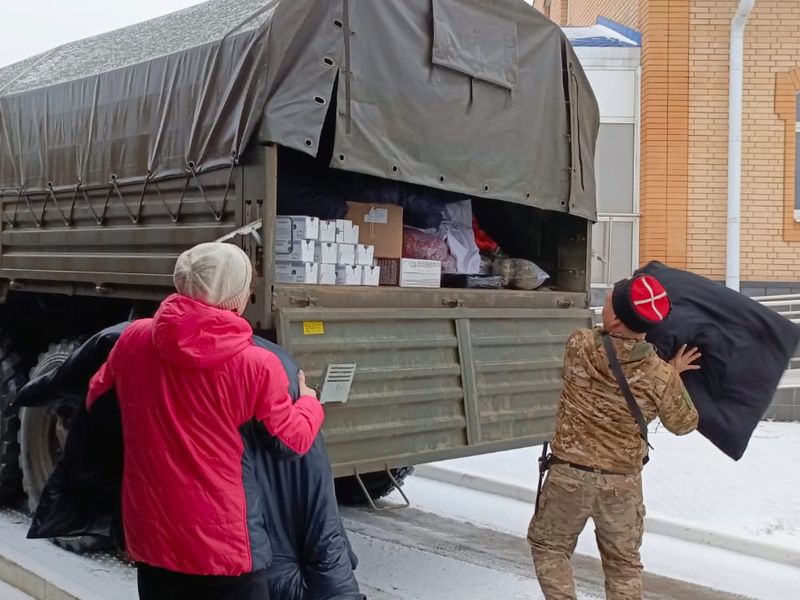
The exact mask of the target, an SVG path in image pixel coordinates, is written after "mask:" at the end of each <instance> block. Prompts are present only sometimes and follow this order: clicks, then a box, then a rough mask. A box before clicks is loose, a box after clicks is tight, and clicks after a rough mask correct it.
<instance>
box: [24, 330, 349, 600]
mask: <svg viewBox="0 0 800 600" xmlns="http://www.w3.org/2000/svg"><path fill="white" fill-rule="evenodd" d="M127 325H128V323H122V324H120V325H116V326H114V327H111V328H108V329H105V330H103V331H101V332H100V333H98V334H96V335H95V336H93V337H92V338H90V339H89V340H88V341H87V342H86V343H84V344H83V345H82V346H81V347H80V348H78V349H77V350H76V351H75V352H74V353H73V354H72V355H71V356H70V357H69V358H68V359H67V360H66V361H65V362H64V364H63V365H61V367H59V368H57V369H55V370H54V371H51V372H50V373H48V374H46V375H44V376H42V377H39V378H37V379H35V380H33V381H31V382H30V383H29V384H28V385H27V386H25V387H24V388H23V389H22V390H21V391H20V394H19V395H18V397H17V399H16V405H17V406H46V405H47V404H49V403H50V402H55V401H58V400H61V399H63V398H64V395H68V396H69V397H70V398H72V399H75V400H76V401H77V402H79V405H80V408H79V409H78V411H77V413H76V417H75V419H74V421H73V424H72V427H71V428H70V433H69V435H68V436H67V442H66V446H65V449H64V455H63V457H62V459H61V460H60V461H59V462H58V464H57V466H56V468H55V470H54V472H53V474H52V475H51V476H50V478H49V479H48V481H47V485H46V486H45V489H44V490H43V492H42V496H41V500H40V502H39V506H38V507H37V510H36V512H35V514H34V517H33V522H32V525H31V527H30V530H29V532H28V537H29V538H55V537H73V536H82V535H101V536H112V537H113V538H114V539H115V540H116V541H117V543H118V544H119V545H120V546H123V545H124V542H123V539H122V528H121V526H120V515H119V499H120V483H121V474H122V429H121V423H120V415H119V409H118V405H117V401H116V397H115V396H114V394H113V392H111V393H109V394H106V395H105V396H103V397H101V398H99V399H98V400H97V401H96V403H95V405H94V407H93V408H92V411H91V413H89V412H87V411H86V409H85V402H84V400H85V396H86V387H87V384H88V380H89V378H90V377H91V376H92V375H93V374H94V373H95V372H96V371H97V369H98V368H99V367H100V366H101V365H102V363H103V362H104V361H105V359H106V357H107V356H108V353H109V352H110V351H111V348H112V347H113V345H114V343H115V342H116V340H117V339H118V338H119V336H120V334H121V333H122V331H123V330H124V328H125V327H126V326H127ZM253 339H254V342H255V343H256V344H258V345H259V346H262V347H263V348H266V349H267V350H270V351H271V352H273V353H274V354H276V355H277V356H278V357H279V358H280V360H281V363H282V364H283V366H284V368H285V369H286V372H287V374H288V376H289V388H290V389H289V391H290V393H291V394H292V395H293V396H294V397H295V398H296V397H297V396H298V394H299V382H298V377H297V374H298V368H297V365H296V364H295V363H294V361H293V359H292V358H291V356H290V355H289V354H288V353H287V352H286V351H285V350H284V349H283V348H281V347H280V346H277V345H275V344H272V343H271V342H268V341H267V340H264V339H262V338H259V337H254V338H253ZM242 434H243V441H244V444H245V446H246V447H250V448H255V449H257V451H256V452H254V453H253V456H254V459H255V463H256V473H257V480H258V482H259V485H260V486H261V489H262V491H263V498H264V499H265V502H264V503H263V506H264V518H265V519H267V520H268V522H269V523H271V524H272V525H271V531H270V545H271V547H272V551H273V561H272V564H271V565H270V567H268V571H269V577H270V595H271V597H273V598H282V599H284V600H360V599H361V598H362V595H361V594H360V592H359V588H358V583H357V581H356V578H355V575H354V573H353V571H354V569H355V568H356V565H357V558H356V556H355V554H354V553H353V551H352V548H351V547H350V543H349V540H348V538H347V534H346V532H345V530H344V526H343V524H342V520H341V517H340V516H339V510H338V506H337V504H336V496H335V492H334V485H333V474H332V472H331V468H330V462H329V459H328V454H327V451H326V450H325V443H324V441H323V438H322V435H320V436H318V437H317V440H316V441H315V443H314V445H313V447H312V448H311V450H310V451H309V452H308V453H307V454H306V455H305V456H302V457H297V456H294V455H292V456H291V457H286V456H285V455H284V454H282V453H281V452H279V451H275V450H277V448H278V445H276V444H271V443H270V440H265V439H264V434H263V432H262V431H261V429H260V428H258V427H256V426H255V425H253V426H250V427H248V426H245V427H243V431H242ZM270 448H272V449H273V450H274V451H270Z"/></svg>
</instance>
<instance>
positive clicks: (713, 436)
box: [636, 261, 800, 460]
mask: <svg viewBox="0 0 800 600" xmlns="http://www.w3.org/2000/svg"><path fill="white" fill-rule="evenodd" d="M636 273H637V274H641V273H647V274H649V275H652V276H654V277H655V278H656V279H658V280H659V281H660V282H661V283H662V284H663V285H664V287H665V288H666V290H667V293H668V294H669V297H670V300H671V301H672V313H671V314H670V316H669V318H668V319H667V320H666V321H665V322H664V323H663V324H662V325H660V326H659V327H657V328H656V329H654V330H652V331H651V332H649V333H648V334H647V339H648V341H649V342H651V343H652V344H654V345H655V346H656V348H657V350H658V353H659V355H660V356H661V357H662V358H664V359H669V358H671V357H672V356H674V354H675V352H677V350H678V349H679V347H680V346H681V344H684V343H686V344H688V345H689V346H697V347H698V348H699V349H700V351H701V352H702V354H703V356H702V358H701V360H700V365H701V369H700V370H699V371H690V372H688V373H685V374H684V375H683V381H684V384H685V385H686V389H687V390H688V391H689V394H690V395H691V397H692V400H693V402H694V404H695V406H696V407H697V411H698V412H699V413H700V425H699V427H698V429H699V431H700V433H702V434H703V435H704V436H705V437H706V438H708V439H709V440H710V441H711V442H712V443H713V444H714V445H715V446H717V448H719V449H720V450H722V451H723V452H724V453H725V454H727V455H728V456H730V457H731V458H733V459H734V460H739V459H740V458H741V457H742V455H743V454H744V452H745V450H746V449H747V444H748V443H749V442H750V437H751V436H752V434H753V430H755V428H756V425H758V422H759V421H760V420H761V419H762V418H763V416H764V414H765V413H766V411H767V409H768V408H769V405H770V403H771V402H772V398H773V396H774V394H775V390H776V389H777V387H778V383H779V382H780V380H781V377H782V376H783V373H784V371H785V370H786V367H787V365H788V363H789V360H790V359H791V357H792V356H793V355H794V352H795V349H796V348H797V345H798V342H800V327H798V326H797V325H795V324H793V323H792V322H790V321H789V320H788V319H785V318H784V317H782V316H781V315H779V314H777V313H776V312H774V311H772V310H770V309H768V308H766V307H764V306H762V305H761V304H759V303H758V302H755V301H754V300H751V299H750V298H748V297H747V296H744V295H742V294H739V293H738V292H734V291H732V290H730V289H728V288H726V287H724V286H723V285H721V284H719V283H716V282H714V281H711V280H710V279H706V278H705V277H700V276H699V275H695V274H693V273H689V272H687V271H681V270H679V269H673V268H670V267H667V266H666V265H663V264H661V263H660V262H657V261H653V262H650V263H648V264H647V265H645V266H644V267H642V268H641V269H639V270H638V271H637V272H636Z"/></svg>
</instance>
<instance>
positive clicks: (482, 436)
mask: <svg viewBox="0 0 800 600" xmlns="http://www.w3.org/2000/svg"><path fill="white" fill-rule="evenodd" d="M276 317H277V319H276V321H277V323H276V326H277V333H278V343H279V344H281V345H282V346H284V347H285V348H287V349H288V350H289V351H290V352H291V353H292V355H293V356H294V357H295V359H296V360H297V362H298V364H300V366H301V368H303V369H304V370H305V372H306V374H307V377H308V381H309V383H310V385H312V386H315V387H317V389H318V391H320V392H321V393H322V398H321V399H322V400H323V401H325V400H327V399H329V398H330V399H332V400H334V401H332V402H328V403H326V406H325V412H326V424H325V429H324V432H325V437H326V441H327V444H328V448H329V452H330V456H331V461H332V463H333V466H334V471H335V473H336V474H337V475H352V474H354V473H356V472H362V473H363V472H366V471H369V470H383V469H385V468H387V467H394V466H403V465H410V464H417V463H424V462H431V461H436V460H444V459H448V458H454V457H458V456H467V455H472V454H481V453H484V452H492V451H497V450H504V449H509V448H515V447H522V446H528V445H533V444H538V443H541V442H542V441H544V440H546V439H548V437H549V436H550V435H551V433H552V428H553V423H554V417H555V411H556V407H557V403H558V397H559V392H560V387H561V365H562V357H563V352H564V344H565V342H566V341H567V338H568V337H569V335H570V333H571V332H572V331H574V330H575V329H577V328H579V327H587V326H589V324H590V312H589V311H588V310H585V309H576V308H564V309H515V310H497V309H464V308H453V309H401V310H396V309H395V310H389V309H320V308H281V309H277V311H276ZM353 366H354V367H353ZM353 368H354V373H353V374H352V380H351V381H348V379H347V377H345V378H342V377H341V375H342V373H343V372H345V373H347V371H348V370H350V369H353ZM348 385H349V388H348ZM342 386H344V387H345V388H346V389H345V391H344V392H343V391H342ZM328 390H334V392H335V393H331V394H329V393H328Z"/></svg>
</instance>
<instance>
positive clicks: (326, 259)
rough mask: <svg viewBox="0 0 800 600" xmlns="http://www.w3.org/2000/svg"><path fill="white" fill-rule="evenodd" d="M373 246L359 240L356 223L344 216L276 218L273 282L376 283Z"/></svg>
mask: <svg viewBox="0 0 800 600" xmlns="http://www.w3.org/2000/svg"><path fill="white" fill-rule="evenodd" d="M374 252H375V250H374V248H373V246H368V245H364V244H360V243H359V226H358V225H354V224H353V222H352V221H350V220H347V219H338V220H335V221H320V220H319V219H318V218H317V217H307V216H290V217H278V218H277V223H276V231H275V263H276V264H275V282H276V283H305V284H319V285H369V286H377V285H378V280H379V277H380V267H376V266H373V262H374Z"/></svg>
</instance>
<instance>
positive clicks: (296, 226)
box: [275, 216, 319, 242]
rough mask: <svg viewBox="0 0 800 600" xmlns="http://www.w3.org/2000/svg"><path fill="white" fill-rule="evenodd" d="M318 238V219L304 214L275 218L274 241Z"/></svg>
mask: <svg viewBox="0 0 800 600" xmlns="http://www.w3.org/2000/svg"><path fill="white" fill-rule="evenodd" d="M316 239H319V219H318V218H317V217H305V216H288V217H283V216H280V217H278V218H277V219H275V241H276V242H294V241H296V240H316Z"/></svg>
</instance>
